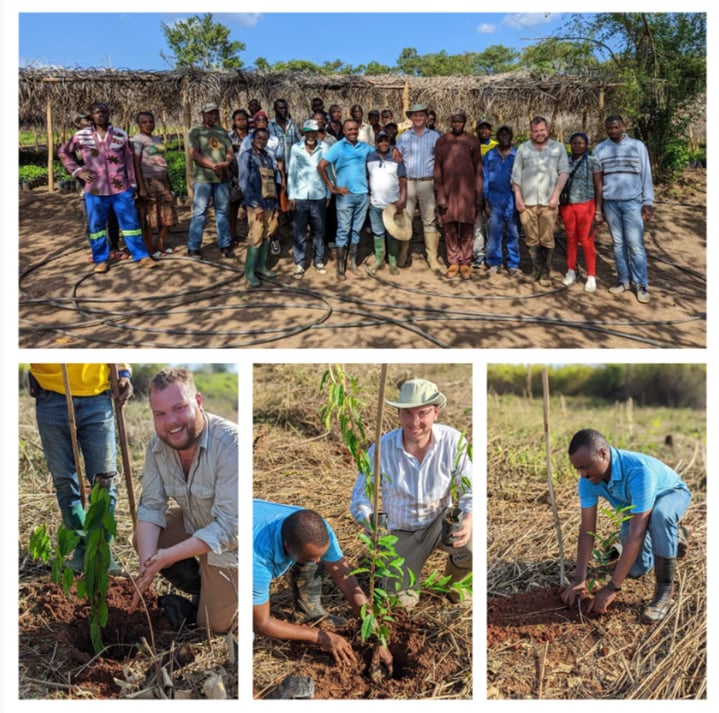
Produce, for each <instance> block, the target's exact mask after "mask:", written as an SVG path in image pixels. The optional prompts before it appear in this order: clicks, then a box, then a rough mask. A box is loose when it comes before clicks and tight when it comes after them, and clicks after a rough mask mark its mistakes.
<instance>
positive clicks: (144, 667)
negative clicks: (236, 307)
mask: <svg viewBox="0 0 719 713" xmlns="http://www.w3.org/2000/svg"><path fill="white" fill-rule="evenodd" d="M206 406H207V407H208V408H209V410H212V408H211V404H209V403H206ZM18 410H19V436H20V443H19V514H18V515H19V517H18V520H19V542H18V548H19V552H18V557H19V563H18V566H19V585H20V591H21V595H20V597H19V601H18V604H19V611H20V612H21V614H20V618H19V630H20V633H21V638H22V632H23V627H24V625H25V624H27V625H28V626H29V625H31V624H33V623H34V625H35V626H37V621H36V620H34V621H31V619H32V617H33V616H35V614H34V613H33V614H31V612H33V610H37V606H36V605H37V602H36V601H32V600H30V599H27V598H25V597H24V596H23V594H22V592H23V588H24V586H27V590H28V592H29V593H30V596H32V592H33V588H34V587H35V586H36V585H38V584H40V583H42V582H49V581H50V578H49V568H48V567H43V566H39V565H38V564H36V563H34V562H33V561H32V560H30V558H29V555H28V551H27V547H28V542H29V539H30V534H31V533H32V531H33V530H34V529H35V528H36V527H37V526H39V525H40V524H41V523H45V524H46V525H47V526H48V530H49V531H50V534H51V537H53V539H54V536H55V533H56V531H57V528H58V526H59V525H60V524H61V521H60V512H59V509H58V506H57V501H56V498H55V491H54V488H53V483H52V477H51V476H50V474H49V472H48V470H47V466H46V464H45V460H44V455H43V451H42V447H41V443H40V437H39V434H38V431H37V424H36V421H35V413H34V401H33V399H31V398H30V397H29V396H27V395H26V394H24V393H21V394H20V397H19V409H18ZM125 425H126V431H127V437H128V443H129V445H130V460H131V463H132V470H133V483H134V491H135V497H136V500H137V501H138V502H139V499H140V494H141V484H142V475H143V463H144V454H145V449H146V446H147V443H148V440H149V438H150V436H151V435H152V432H153V431H152V419H151V416H150V411H149V407H148V405H147V403H146V400H145V399H141V400H135V399H133V400H132V401H130V403H129V404H128V406H127V408H126V409H125ZM118 463H119V465H121V459H120V453H119V450H118ZM116 520H117V528H118V535H117V538H116V539H115V541H114V543H113V554H114V556H115V559H116V560H117V561H118V563H120V564H121V565H122V566H123V567H124V568H126V569H127V570H128V571H129V572H131V573H134V572H136V571H137V554H136V553H135V551H134V549H133V548H132V544H131V538H132V518H131V517H130V511H129V505H128V498H127V494H126V486H125V481H124V476H122V474H121V482H120V483H118V499H117V507H116ZM153 587H154V590H155V591H156V592H157V594H158V595H161V594H165V593H169V592H171V591H173V590H172V588H171V587H170V585H169V583H167V582H166V581H165V580H164V579H162V578H161V577H158V578H157V579H156V580H155V583H154V585H153ZM178 593H179V592H178ZM23 613H24V614H23ZM51 624H52V622H49V623H48V628H50V625H51ZM234 633H235V635H236V626H235V632H234ZM184 644H186V645H190V646H191V647H192V650H193V653H194V657H195V658H194V661H193V662H192V663H190V664H188V665H187V666H185V667H183V668H182V670H181V673H180V672H178V671H177V670H175V671H174V672H172V673H174V676H171V679H172V683H173V685H174V686H175V692H177V691H180V690H181V689H184V690H185V691H186V693H185V694H184V695H187V696H191V697H204V695H203V684H204V683H205V681H207V679H208V678H209V677H210V676H211V675H212V674H219V675H220V676H221V677H222V678H223V680H224V685H225V689H226V691H227V694H228V696H229V697H237V664H236V652H235V645H234V644H233V643H232V641H231V638H228V637H225V636H215V635H211V634H209V633H208V632H202V631H198V630H193V631H189V632H188V631H183V632H180V633H179V634H178V635H177V636H176V637H175V642H174V646H175V648H179V647H181V646H182V645H184ZM168 653H169V650H155V649H154V648H153V645H152V640H151V637H148V641H147V642H143V645H142V646H141V651H140V653H139V654H138V655H137V656H136V657H135V658H134V659H132V661H131V662H130V663H129V664H128V666H127V676H126V678H127V681H128V685H127V690H126V692H125V693H124V694H123V695H124V696H127V697H136V696H138V694H141V695H139V697H148V696H150V697H165V696H166V695H168V693H169V692H170V689H169V688H164V689H163V686H161V685H159V686H158V685H156V684H157V677H158V675H159V668H158V663H159V662H160V660H161V659H162V658H163V657H164V656H166V655H167V654H168ZM78 668H79V665H78V663H77V661H76V660H74V659H73V656H72V652H71V651H70V650H69V648H68V647H67V646H63V645H62V644H61V643H59V644H58V646H57V647H56V649H55V651H54V652H53V654H52V656H50V657H48V656H47V655H46V654H45V653H44V652H40V651H38V650H35V649H34V648H33V647H32V646H23V644H22V643H21V647H20V651H19V698H21V699H32V698H86V697H88V695H87V693H86V692H85V691H83V689H82V687H81V686H77V685H73V684H71V683H70V682H69V678H70V674H71V673H72V674H76V673H77V671H78ZM164 668H165V671H166V673H170V672H171V669H170V667H168V666H165V667H164ZM175 668H176V669H177V667H175ZM180 677H181V679H180ZM145 689H150V692H149V693H147V694H142V691H143V690H145ZM181 695H183V694H179V695H178V697H180V696H181Z"/></svg>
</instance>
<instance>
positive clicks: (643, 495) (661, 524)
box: [562, 428, 691, 624]
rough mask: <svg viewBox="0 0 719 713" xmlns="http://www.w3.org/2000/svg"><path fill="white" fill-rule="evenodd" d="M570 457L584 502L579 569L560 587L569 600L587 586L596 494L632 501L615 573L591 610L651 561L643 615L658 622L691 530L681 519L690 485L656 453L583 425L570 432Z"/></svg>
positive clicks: (615, 501) (620, 502) (621, 503)
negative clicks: (614, 441) (618, 443)
mask: <svg viewBox="0 0 719 713" xmlns="http://www.w3.org/2000/svg"><path fill="white" fill-rule="evenodd" d="M569 459H570V460H571V462H572V465H573V466H574V467H575V468H576V470H577V471H578V472H579V475H580V478H579V486H578V488H579V502H580V506H581V508H582V517H581V526H580V532H579V542H578V544H577V569H576V572H575V575H574V579H573V581H572V583H571V584H570V585H569V586H568V587H567V588H566V589H565V590H564V591H563V592H562V599H563V600H564V601H565V602H566V603H567V604H569V605H570V606H571V605H572V604H573V603H574V601H575V599H576V598H577V597H578V596H579V597H581V596H582V595H583V594H585V593H586V591H587V586H586V576H587V566H588V564H589V558H590V557H591V554H592V547H593V544H594V534H593V533H594V532H595V531H596V525H597V502H598V499H599V496H601V497H603V498H605V499H606V500H608V501H609V502H610V503H611V505H612V506H613V507H615V508H616V507H619V508H621V507H627V506H629V507H631V519H630V520H628V521H627V522H624V523H623V524H622V530H621V534H620V539H621V542H622V551H621V555H620V557H619V560H618V561H617V564H616V566H615V568H614V573H613V575H612V577H611V579H610V580H609V582H607V583H606V584H605V585H604V587H602V589H600V590H599V591H598V592H597V593H596V594H595V595H594V598H593V599H592V602H591V604H590V606H589V611H595V612H597V613H600V614H601V613H604V612H606V610H607V607H608V606H609V605H610V604H611V603H612V602H613V601H614V599H615V598H616V596H617V595H616V593H617V592H618V591H620V590H621V586H622V583H623V582H624V579H625V578H626V577H640V576H641V575H643V574H645V573H646V572H647V571H648V570H649V569H650V568H651V567H652V566H654V575H655V578H656V583H655V587H654V597H653V599H652V601H651V602H650V603H649V604H648V605H647V606H645V607H644V609H643V610H642V616H641V618H642V621H643V622H644V623H647V624H657V623H659V622H660V621H662V620H663V619H664V618H665V617H666V615H667V612H668V611H669V606H670V600H671V595H672V589H673V584H674V574H675V571H676V560H677V558H678V557H682V556H684V554H685V553H686V547H687V540H688V537H689V534H690V530H689V529H688V528H686V527H684V526H682V525H679V520H680V519H681V517H682V515H684V513H685V512H686V509H687V507H688V505H689V500H690V499H691V494H690V492H689V488H687V486H686V484H685V483H684V482H683V481H682V480H681V478H680V477H679V475H678V474H677V473H675V472H674V471H673V470H672V469H671V468H669V466H667V465H665V464H664V463H662V462H661V461H659V460H657V459H656V458H652V457H651V456H647V455H644V454H642V453H634V452H632V451H622V450H619V449H617V448H613V447H611V446H610V445H609V444H608V443H607V440H606V439H605V438H604V436H602V434H601V433H599V432H598V431H595V430H594V429H591V428H585V429H582V430H581V431H578V432H577V433H575V434H574V436H573V438H572V440H571V442H570V444H569Z"/></svg>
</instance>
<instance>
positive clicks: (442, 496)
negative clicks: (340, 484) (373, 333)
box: [350, 379, 472, 609]
mask: <svg viewBox="0 0 719 713" xmlns="http://www.w3.org/2000/svg"><path fill="white" fill-rule="evenodd" d="M387 403H388V404H389V405H390V406H394V407H395V408H397V409H398V416H399V423H400V427H399V428H398V429H395V430H394V431H390V432H389V433H386V434H385V435H384V436H382V440H381V444H380V471H381V473H382V474H383V476H384V477H383V478H382V480H381V486H382V492H381V496H382V510H383V511H384V513H386V515H387V529H388V530H389V531H390V532H391V534H393V535H395V536H396V537H398V540H397V542H396V543H395V549H396V551H397V553H398V554H399V555H400V557H404V558H405V570H411V571H412V572H413V573H414V575H415V578H416V581H417V582H419V580H420V573H421V570H422V566H423V565H424V563H425V561H426V560H427V558H428V557H429V556H430V554H431V553H432V552H433V551H434V550H435V549H437V548H439V549H441V550H443V551H445V552H447V553H448V554H449V557H448V559H447V567H446V570H445V574H450V575H452V581H459V580H461V579H463V578H464V577H465V576H466V575H468V574H469V573H470V572H471V571H472V492H471V479H472V462H471V460H470V458H469V454H468V446H467V441H466V439H465V437H464V435H463V434H461V433H460V432H459V431H457V430H456V429H454V428H452V427H451V426H445V425H443V424H439V423H436V421H437V418H438V417H439V413H440V411H441V409H442V408H444V406H445V405H446V403H447V399H446V397H445V396H444V394H442V393H441V392H440V391H439V389H438V388H437V386H436V385H435V384H433V383H432V382H431V381H427V380H425V379H411V380H409V381H406V382H405V383H404V384H403V385H402V388H401V390H400V394H399V400H398V401H389V400H387ZM374 451H375V445H372V446H371V447H370V448H369V450H368V452H367V454H368V457H369V462H370V464H371V466H372V467H373V465H374ZM453 484H454V485H455V486H456V487H454V488H453V487H452V486H453ZM453 490H454V491H455V492H454V493H453V492H452V491H453ZM453 495H455V496H456V497H457V500H456V502H454V503H452V502H451V500H452V496H453ZM452 506H455V507H457V508H459V510H461V524H460V526H459V529H458V530H456V531H455V532H454V533H453V537H452V544H450V545H447V544H443V542H442V521H443V519H444V516H445V512H446V510H447V508H449V507H452ZM350 511H351V513H352V516H353V517H354V519H355V520H356V521H357V522H358V523H360V524H363V525H365V526H368V525H369V523H370V522H371V519H372V503H371V502H370V500H369V498H368V497H367V494H366V482H365V476H364V475H363V474H362V473H360V474H359V476H358V477H357V481H356V482H355V486H354V489H353V490H352V503H351V505H350ZM414 586H415V587H416V586H418V585H414ZM397 587H398V591H397V595H398V597H399V599H400V602H401V603H402V605H403V606H404V607H405V608H408V609H409V608H411V607H412V606H414V605H415V604H416V603H417V601H418V599H419V593H418V591H416V589H415V588H413V585H410V581H409V577H408V576H405V578H404V580H403V581H402V582H401V583H399V584H398V585H397ZM450 598H451V599H452V600H453V601H455V602H456V601H458V600H459V595H458V594H457V593H456V592H452V593H451V594H450Z"/></svg>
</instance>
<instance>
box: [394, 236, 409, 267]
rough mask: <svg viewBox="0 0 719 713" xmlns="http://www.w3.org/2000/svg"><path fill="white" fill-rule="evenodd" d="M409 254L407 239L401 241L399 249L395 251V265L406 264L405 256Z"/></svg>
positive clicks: (403, 265) (401, 265)
mask: <svg viewBox="0 0 719 713" xmlns="http://www.w3.org/2000/svg"><path fill="white" fill-rule="evenodd" d="M408 255H409V240H407V241H404V240H403V241H401V242H400V244H399V251H398V252H397V265H398V266H399V267H406V266H407V256H408Z"/></svg>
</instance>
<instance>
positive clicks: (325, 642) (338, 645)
mask: <svg viewBox="0 0 719 713" xmlns="http://www.w3.org/2000/svg"><path fill="white" fill-rule="evenodd" d="M317 643H318V644H319V645H320V647H321V648H322V650H323V651H328V652H329V653H331V654H332V656H334V657H335V661H336V662H337V663H347V664H356V663H357V656H356V655H355V652H354V651H353V650H352V645H351V644H350V642H349V641H347V639H345V638H344V637H343V636H340V635H339V634H333V633H332V632H331V631H324V630H321V631H320V632H319V634H318V637H317Z"/></svg>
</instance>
